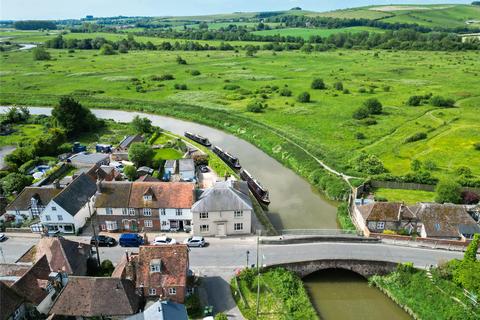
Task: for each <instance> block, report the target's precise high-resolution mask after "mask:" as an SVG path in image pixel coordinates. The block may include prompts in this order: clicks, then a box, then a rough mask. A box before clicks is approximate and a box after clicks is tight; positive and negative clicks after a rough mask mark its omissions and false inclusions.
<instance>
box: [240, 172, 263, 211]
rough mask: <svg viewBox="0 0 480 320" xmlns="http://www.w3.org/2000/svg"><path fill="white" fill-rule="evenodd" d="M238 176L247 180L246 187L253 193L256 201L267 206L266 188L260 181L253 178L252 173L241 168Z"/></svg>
mask: <svg viewBox="0 0 480 320" xmlns="http://www.w3.org/2000/svg"><path fill="white" fill-rule="evenodd" d="M240 178H242V180H244V181H246V182H247V184H248V188H249V189H250V191H251V192H252V193H253V195H254V196H255V198H256V199H257V200H258V202H260V203H261V204H263V205H265V206H268V205H269V204H270V199H269V195H268V190H267V189H265V188H264V187H263V186H262V185H261V184H260V182H258V181H257V180H255V178H253V177H252V175H251V174H250V173H248V171H246V170H242V172H240Z"/></svg>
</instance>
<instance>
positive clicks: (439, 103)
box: [430, 96, 455, 108]
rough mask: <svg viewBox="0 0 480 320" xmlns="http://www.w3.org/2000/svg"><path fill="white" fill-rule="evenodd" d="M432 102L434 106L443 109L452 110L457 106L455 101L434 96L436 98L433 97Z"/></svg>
mask: <svg viewBox="0 0 480 320" xmlns="http://www.w3.org/2000/svg"><path fill="white" fill-rule="evenodd" d="M430 102H431V104H432V105H433V106H435V107H441V108H451V107H453V106H454V105H455V100H453V99H445V98H444V97H442V96H434V97H432V99H431V100H430Z"/></svg>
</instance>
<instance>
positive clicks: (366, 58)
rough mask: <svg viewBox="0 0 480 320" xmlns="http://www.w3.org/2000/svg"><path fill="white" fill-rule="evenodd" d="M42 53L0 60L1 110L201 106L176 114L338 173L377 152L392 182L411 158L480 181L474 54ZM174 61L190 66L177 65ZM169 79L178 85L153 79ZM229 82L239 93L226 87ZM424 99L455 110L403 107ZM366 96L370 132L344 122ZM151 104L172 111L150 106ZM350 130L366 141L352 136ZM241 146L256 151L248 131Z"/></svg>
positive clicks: (479, 98)
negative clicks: (249, 144) (313, 159)
mask: <svg viewBox="0 0 480 320" xmlns="http://www.w3.org/2000/svg"><path fill="white" fill-rule="evenodd" d="M50 52H51V54H52V57H53V59H54V60H51V61H45V62H40V61H33V59H32V55H31V52H10V53H4V54H3V55H2V56H1V58H0V64H1V71H0V75H1V78H0V81H1V86H2V89H1V92H0V101H1V102H2V103H3V104H15V103H20V104H30V105H49V104H53V103H56V101H57V99H58V96H60V95H64V94H74V95H75V96H76V97H77V98H78V99H79V100H80V101H82V102H84V103H85V104H87V105H89V106H100V107H102V106H105V107H110V108H136V109H139V110H141V109H144V110H147V109H148V110H149V111H151V112H160V113H164V114H172V115H173V112H174V111H173V110H174V109H175V110H179V111H180V112H183V111H182V110H195V108H198V111H200V110H203V111H202V112H205V117H206V118H201V117H200V118H201V119H200V118H199V117H198V115H199V114H200V113H198V114H197V116H196V115H195V114H192V113H187V112H183V113H182V114H181V115H180V116H182V117H187V118H191V119H200V120H201V121H202V122H204V123H205V122H207V120H208V119H207V118H208V117H209V113H211V112H209V111H207V110H212V111H215V112H221V113H222V112H228V113H229V117H232V119H235V118H237V119H242V121H248V122H249V123H253V122H254V123H258V124H259V125H261V126H262V127H263V128H269V130H270V129H271V130H276V131H279V132H282V134H283V135H286V136H288V137H289V138H290V139H292V140H293V141H296V142H297V143H299V144H300V145H302V146H304V147H306V148H307V149H308V150H310V151H311V152H312V153H313V154H315V155H317V156H319V157H320V158H322V159H325V160H326V162H327V163H329V164H331V165H333V166H334V167H335V168H337V169H340V170H345V171H346V172H352V173H355V172H354V170H353V169H352V162H351V161H352V159H353V158H354V157H355V156H356V155H357V154H359V153H360V152H361V151H366V152H369V153H372V154H376V155H378V156H379V157H380V159H381V160H382V161H383V162H384V164H385V166H386V167H387V168H388V169H389V170H390V171H391V172H392V173H394V174H405V173H407V172H408V171H410V163H411V161H412V160H413V159H418V160H420V161H425V160H432V161H434V162H435V163H436V165H437V167H438V169H437V171H435V172H434V175H436V176H438V177H444V176H448V177H454V176H455V173H454V172H455V169H456V168H457V167H459V166H469V167H470V168H471V169H472V171H473V173H474V175H475V176H477V177H479V176H480V157H479V151H476V150H475V149H474V147H473V144H474V143H475V142H479V141H480V127H479V125H478V123H480V113H479V112H478V106H479V105H480V92H479V91H478V88H479V87H480V76H479V72H478V70H480V53H478V52H452V53H450V52H412V51H409V52H388V51H381V52H379V54H378V55H374V52H370V51H335V52H324V53H313V54H303V53H298V52H281V53H277V54H276V55H275V56H273V55H272V53H271V52H260V53H258V54H257V55H256V57H253V58H248V57H245V55H244V54H242V53H234V52H214V51H211V52H152V51H150V52H148V51H144V52H130V53H128V54H122V55H114V56H100V55H98V52H96V51H81V50H77V51H76V52H75V53H73V54H70V53H68V52H67V51H66V50H50ZM177 55H181V56H182V57H183V58H184V59H186V60H187V62H188V64H187V65H178V64H177V63H176V62H175V59H176V56H177ZM413 66H414V67H413ZM191 70H198V71H200V75H198V76H192V75H191V73H190V72H191ZM167 73H168V74H172V75H174V77H175V80H172V81H154V80H152V79H151V76H153V75H162V74H167ZM447 75H448V81H445V77H446V76H447ZM313 78H323V79H324V81H325V82H326V84H327V87H328V88H327V90H311V89H310V83H311V81H312V79H313ZM135 79H136V80H135ZM467 79H468V80H467ZM336 81H342V82H343V85H344V87H345V88H347V89H348V90H349V91H350V94H343V93H342V92H341V91H336V90H334V89H333V88H332V87H333V83H335V82H336ZM177 83H178V84H186V85H187V87H188V90H186V91H185V90H176V89H175V88H174V84H177ZM227 84H228V85H235V86H238V87H233V88H235V89H234V90H226V88H228V87H225V86H226V85H227ZM138 86H140V88H141V90H140V91H137V87H138ZM272 86H278V87H279V88H283V87H285V86H288V89H289V90H291V91H292V96H291V97H284V96H280V95H279V94H278V92H277V91H275V90H272V88H271V87H272ZM385 87H388V90H386V89H384V88H385ZM231 88H232V87H230V89H231ZM360 88H366V89H367V90H366V91H367V93H360V92H359V89H360ZM302 91H309V92H310V94H311V96H312V102H311V103H299V102H297V101H296V96H297V95H298V94H299V93H300V92H302ZM370 92H371V93H370ZM430 92H431V93H433V94H434V95H436V94H440V95H443V96H445V97H451V98H454V99H456V100H457V103H456V105H457V107H456V108H451V109H439V108H435V107H433V106H430V105H425V106H420V107H409V106H406V105H405V101H407V99H408V98H409V97H410V96H411V95H415V94H417V95H418V94H426V93H430ZM373 97H374V98H377V99H379V100H380V101H381V102H382V103H383V105H384V113H383V114H382V115H380V116H376V121H377V124H376V125H370V126H367V125H365V124H363V123H362V122H359V121H357V120H354V119H352V113H353V111H354V110H355V109H356V108H358V107H359V106H360V105H361V104H362V103H363V102H364V101H365V100H366V99H368V98H373ZM259 99H264V100H265V103H267V104H268V108H267V109H266V110H265V112H263V113H258V114H256V113H250V112H247V111H246V106H247V104H249V103H250V102H252V101H255V100H259ZM159 103H163V104H164V105H165V106H172V107H165V108H160V107H155V106H156V105H158V104H159ZM187 105H188V106H190V107H188V108H187V107H186V106H187ZM135 106H138V107H135ZM173 106H175V107H173ZM184 106H185V107H184ZM156 108H157V109H156ZM169 108H171V109H172V111H170V110H169ZM190 108H193V109H190ZM175 112H176V111H175ZM188 112H190V111H188ZM195 113H197V112H195ZM216 126H219V127H222V126H224V127H228V126H231V122H224V123H223V124H222V123H218V122H217V123H216ZM229 130H230V131H231V130H232V129H229ZM235 130H237V131H236V133H237V134H239V135H241V136H244V137H246V136H248V135H249V131H248V130H250V131H251V132H253V130H252V128H248V130H247V128H242V127H240V128H238V129H235ZM419 131H422V132H423V131H425V132H427V133H428V137H427V139H425V140H421V141H417V142H413V143H405V142H404V141H405V138H406V137H408V136H410V135H411V134H413V133H415V132H419ZM358 133H362V134H364V135H365V139H362V140H358V139H355V136H356V135H357V134H358ZM248 140H251V141H253V142H255V143H258V144H259V145H260V144H261V143H260V142H259V141H258V137H257V138H255V136H254V133H252V135H251V136H250V137H248ZM261 147H262V148H263V149H264V150H265V151H266V152H267V153H269V154H277V155H278V154H279V153H280V155H281V157H282V159H283V160H285V162H286V163H287V165H289V166H292V167H296V166H298V165H299V161H300V159H296V158H295V157H293V156H292V155H291V154H289V153H288V152H286V150H282V147H281V146H279V145H278V144H276V143H275V142H272V141H270V142H268V143H265V144H264V145H262V146H261Z"/></svg>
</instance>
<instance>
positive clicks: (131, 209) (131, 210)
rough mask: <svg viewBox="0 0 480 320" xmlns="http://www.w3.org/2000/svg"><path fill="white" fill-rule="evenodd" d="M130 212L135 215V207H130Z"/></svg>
mask: <svg viewBox="0 0 480 320" xmlns="http://www.w3.org/2000/svg"><path fill="white" fill-rule="evenodd" d="M128 213H129V214H130V215H131V216H134V215H135V209H134V208H130V209H128Z"/></svg>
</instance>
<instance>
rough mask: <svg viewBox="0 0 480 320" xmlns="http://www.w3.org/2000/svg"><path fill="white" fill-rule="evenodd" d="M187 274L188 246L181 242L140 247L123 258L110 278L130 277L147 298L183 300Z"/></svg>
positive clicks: (179, 301)
mask: <svg viewBox="0 0 480 320" xmlns="http://www.w3.org/2000/svg"><path fill="white" fill-rule="evenodd" d="M188 273H189V257H188V247H187V246H186V245H184V244H174V245H161V246H141V247H140V249H139V252H138V253H131V254H130V255H128V254H127V255H126V256H124V257H123V259H122V261H121V262H120V263H119V264H118V265H117V267H116V268H115V270H114V272H113V274H112V277H119V278H122V279H132V280H134V281H135V287H136V288H137V290H140V291H141V292H142V293H143V295H144V296H145V297H147V299H153V300H158V299H159V298H160V299H167V300H170V301H174V302H176V303H184V302H185V297H186V294H187V277H188Z"/></svg>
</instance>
